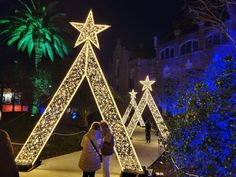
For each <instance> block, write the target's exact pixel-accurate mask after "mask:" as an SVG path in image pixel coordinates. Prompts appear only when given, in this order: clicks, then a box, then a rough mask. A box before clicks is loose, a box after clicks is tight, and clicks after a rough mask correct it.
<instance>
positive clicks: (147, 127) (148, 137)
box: [145, 119, 152, 143]
mask: <svg viewBox="0 0 236 177" xmlns="http://www.w3.org/2000/svg"><path fill="white" fill-rule="evenodd" d="M151 128H152V126H151V123H150V120H149V119H148V120H147V121H146V122H145V135H146V143H150V142H151Z"/></svg>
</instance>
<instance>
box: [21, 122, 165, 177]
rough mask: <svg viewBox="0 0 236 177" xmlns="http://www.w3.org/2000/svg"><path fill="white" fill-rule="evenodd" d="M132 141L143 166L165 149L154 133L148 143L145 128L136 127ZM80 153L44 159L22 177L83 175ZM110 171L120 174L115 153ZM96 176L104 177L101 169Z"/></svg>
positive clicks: (112, 174)
mask: <svg viewBox="0 0 236 177" xmlns="http://www.w3.org/2000/svg"><path fill="white" fill-rule="evenodd" d="M132 142H133V144H134V147H135V150H136V152H137V154H138V157H139V159H140V162H141V164H142V165H143V166H149V165H151V164H152V163H153V162H154V161H155V160H156V159H157V157H159V156H160V155H161V153H162V151H163V150H162V149H161V148H159V144H158V142H157V138H156V136H155V135H154V134H153V135H152V142H151V143H150V144H146V142H145V130H144V128H140V127H137V128H136V130H135V132H134V134H133V137H132ZM80 153H81V151H79V152H74V153H70V154H67V155H62V156H58V157H54V158H50V159H46V160H43V161H42V164H41V165H40V166H39V167H38V168H36V169H34V170H32V171H30V172H20V177H81V176H82V171H81V170H80V169H79V167H78V161H79V157H80ZM110 171H111V177H119V176H120V173H121V168H120V165H119V163H118V160H117V159H116V156H115V155H114V156H113V158H112V160H111V167H110ZM96 177H102V171H101V170H99V171H97V172H96Z"/></svg>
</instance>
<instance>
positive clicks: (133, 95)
mask: <svg viewBox="0 0 236 177" xmlns="http://www.w3.org/2000/svg"><path fill="white" fill-rule="evenodd" d="M129 94H130V102H129V105H128V107H127V109H126V110H125V113H124V115H123V117H122V119H123V122H124V124H125V123H126V121H127V119H128V117H129V115H130V112H131V111H132V108H134V110H136V108H137V102H136V100H135V99H136V94H137V92H135V91H134V89H132V91H131V92H129ZM137 116H140V117H139V119H138V121H139V124H140V126H142V127H143V126H145V124H144V121H143V118H142V116H141V114H138V115H137Z"/></svg>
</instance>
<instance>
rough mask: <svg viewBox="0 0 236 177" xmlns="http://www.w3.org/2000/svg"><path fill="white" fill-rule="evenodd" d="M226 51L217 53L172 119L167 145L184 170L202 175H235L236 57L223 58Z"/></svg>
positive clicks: (185, 96)
mask: <svg viewBox="0 0 236 177" xmlns="http://www.w3.org/2000/svg"><path fill="white" fill-rule="evenodd" d="M225 52H227V53H228V52H229V51H225ZM219 54H221V55H219ZM230 54H232V55H233V53H230ZM224 55H225V53H224V52H222V53H217V54H216V55H215V58H214V59H213V62H212V64H211V65H210V66H209V68H208V69H207V70H206V72H205V73H204V76H205V79H203V80H202V82H201V83H198V84H196V85H195V86H194V88H192V87H190V88H189V89H188V91H187V92H186V93H185V95H183V96H182V97H181V99H180V100H179V104H178V106H179V109H180V110H181V111H180V112H179V113H178V114H177V116H176V118H175V119H173V120H172V121H173V122H172V125H171V130H172V132H171V136H170V139H169V142H168V149H169V150H170V153H171V156H172V157H173V159H174V160H175V162H176V164H177V165H178V166H179V167H180V168H181V169H182V171H185V172H190V173H195V174H197V175H201V176H233V175H234V171H235V169H236V159H235V157H234V154H235V147H234V146H235V142H236V138H235V137H236V136H235V135H236V109H235V108H236V60H235V57H230V56H229V57H225V58H224V59H222V58H221V57H223V56H224ZM213 71H214V72H213ZM191 88H192V89H191Z"/></svg>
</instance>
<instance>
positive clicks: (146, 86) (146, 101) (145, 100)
mask: <svg viewBox="0 0 236 177" xmlns="http://www.w3.org/2000/svg"><path fill="white" fill-rule="evenodd" d="M140 83H141V84H142V85H143V89H142V91H144V93H143V96H142V98H141V99H140V102H139V104H138V106H137V107H136V109H135V113H134V115H133V116H132V118H131V120H130V123H129V125H128V127H127V131H128V133H129V136H130V137H131V136H132V134H133V132H134V129H135V128H136V126H137V123H138V120H139V118H138V117H139V116H136V115H137V114H142V113H143V111H144V109H145V107H146V105H148V107H149V109H150V111H151V113H152V116H153V118H154V120H155V123H156V125H157V127H158V129H159V131H160V133H161V135H162V137H163V138H165V139H167V137H168V135H169V131H168V129H167V127H166V125H165V122H164V120H163V118H162V116H161V114H160V112H159V110H158V108H157V105H156V103H155V101H154V99H153V97H152V95H151V92H150V91H152V86H151V85H152V84H153V83H155V81H150V80H149V76H146V79H145V80H144V81H140ZM140 116H141V115H140Z"/></svg>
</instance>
